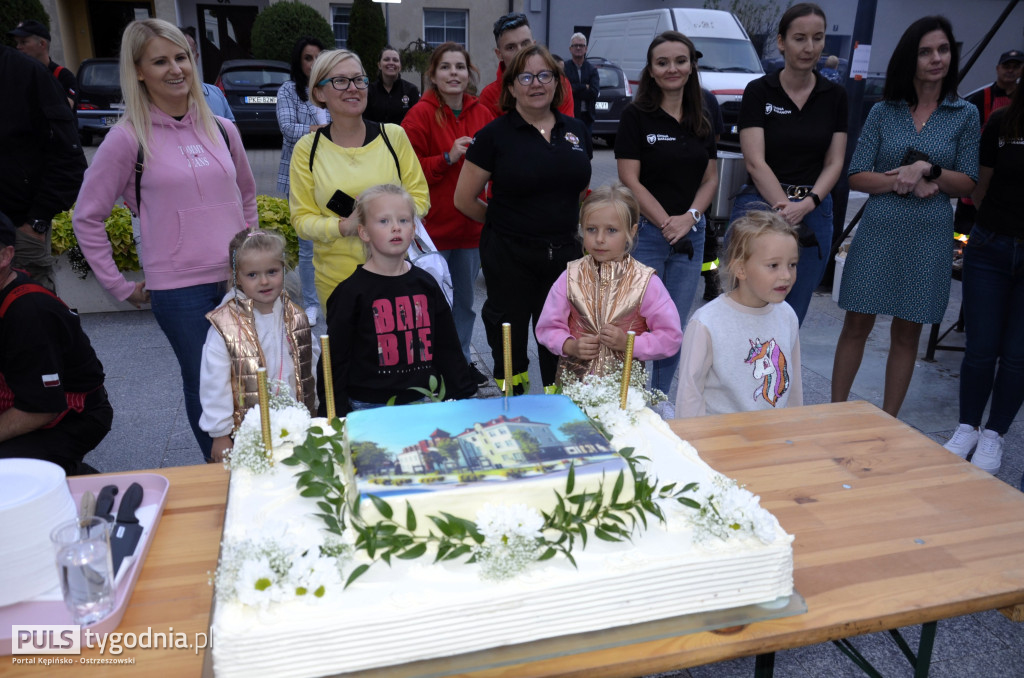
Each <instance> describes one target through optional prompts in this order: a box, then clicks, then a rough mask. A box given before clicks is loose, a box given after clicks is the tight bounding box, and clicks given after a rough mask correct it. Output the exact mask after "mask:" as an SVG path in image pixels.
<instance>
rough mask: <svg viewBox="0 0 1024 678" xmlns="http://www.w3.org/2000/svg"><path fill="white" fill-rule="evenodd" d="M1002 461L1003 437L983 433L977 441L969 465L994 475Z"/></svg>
mask: <svg viewBox="0 0 1024 678" xmlns="http://www.w3.org/2000/svg"><path fill="white" fill-rule="evenodd" d="M1002 461H1003V437H1002V436H1001V435H999V434H998V433H996V432H995V431H985V432H984V433H982V434H981V438H979V439H978V449H976V450H975V451H974V456H973V457H972V458H971V463H972V464H974V465H975V466H977V467H978V468H980V469H981V470H982V471H988V472H989V473H991V474H993V475H995V473H996V472H997V471H999V467H1000V465H1001V464H1002Z"/></svg>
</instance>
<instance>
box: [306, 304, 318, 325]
mask: <svg viewBox="0 0 1024 678" xmlns="http://www.w3.org/2000/svg"><path fill="white" fill-rule="evenodd" d="M319 315H320V309H318V308H317V307H316V306H310V307H309V308H307V309H306V317H307V318H309V326H310V327H312V326H313V325H316V319H317V316H319Z"/></svg>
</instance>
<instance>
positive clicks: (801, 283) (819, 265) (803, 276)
mask: <svg viewBox="0 0 1024 678" xmlns="http://www.w3.org/2000/svg"><path fill="white" fill-rule="evenodd" d="M805 200H810V198H805ZM765 202H766V201H765V199H764V198H762V197H761V195H760V194H759V193H756V192H753V193H740V194H739V195H737V196H736V201H735V202H734V203H733V205H732V215H730V220H729V221H730V223H731V222H733V221H736V220H737V219H739V218H740V217H742V216H743V215H744V214H746V213H747V210H749V209H751V207H752V206H753V205H755V204H757V203H761V204H764V203H765ZM794 202H796V201H795V200H794ZM804 225H806V226H807V227H808V228H810V229H811V231H812V232H813V233H814V236H815V237H816V238H817V239H818V245H817V246H811V247H801V248H800V262H799V263H798V264H797V267H796V282H795V283H793V289H791V290H790V291H789V294H787V295H786V302H787V303H788V304H789V305H790V306H792V307H793V310H794V311H796V317H797V320H798V321H799V322H800V324H801V325H803V323H804V317H805V316H806V315H807V307H808V306H810V305H811V297H812V296H813V295H814V290H816V289H818V285H820V284H821V279H822V278H823V277H824V276H825V269H826V268H828V255H829V253H830V252H831V251H832V195H831V194H829V195H826V196H825V197H824V198H822V199H821V204H820V205H818V206H817V207H815V208H814V209H813V210H811V212H810V213H809V214H808V215H807V216H806V217H804ZM725 238H726V242H728V239H729V233H728V231H727V232H726V234H725Z"/></svg>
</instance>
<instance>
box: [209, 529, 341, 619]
mask: <svg viewBox="0 0 1024 678" xmlns="http://www.w3.org/2000/svg"><path fill="white" fill-rule="evenodd" d="M351 555H352V547H351V546H348V545H345V544H343V543H342V542H341V541H340V540H337V539H328V540H327V541H325V543H324V544H322V545H311V546H301V545H298V544H289V543H282V542H281V541H276V540H269V539H268V540H262V541H257V540H252V539H244V540H240V541H231V542H225V543H224V544H223V545H222V548H221V561H220V565H219V566H218V567H217V573H216V575H215V580H216V585H217V597H218V599H220V600H222V601H225V602H230V601H232V600H236V601H238V602H239V603H241V604H242V605H248V606H250V607H260V608H266V607H267V606H268V605H269V604H270V603H273V602H281V601H285V600H292V599H301V600H304V601H306V602H308V603H316V602H318V601H320V600H322V599H323V598H324V597H325V596H326V594H327V593H328V592H329V591H333V592H339V591H341V590H342V588H343V581H344V580H343V578H342V573H341V568H342V566H343V565H344V564H346V563H347V562H348V561H349V560H350V559H351Z"/></svg>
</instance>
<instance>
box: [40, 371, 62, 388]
mask: <svg viewBox="0 0 1024 678" xmlns="http://www.w3.org/2000/svg"><path fill="white" fill-rule="evenodd" d="M42 378H43V387H44V388H53V387H55V386H60V375H59V374H44V375H42Z"/></svg>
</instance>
